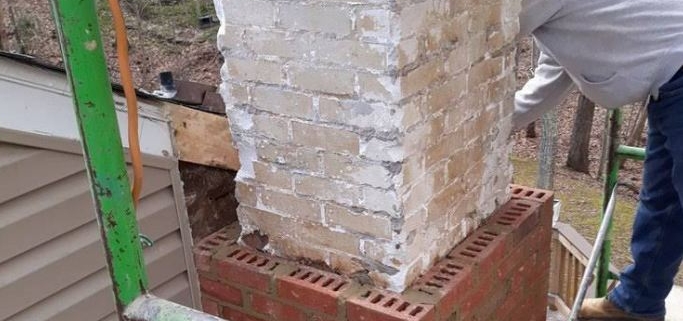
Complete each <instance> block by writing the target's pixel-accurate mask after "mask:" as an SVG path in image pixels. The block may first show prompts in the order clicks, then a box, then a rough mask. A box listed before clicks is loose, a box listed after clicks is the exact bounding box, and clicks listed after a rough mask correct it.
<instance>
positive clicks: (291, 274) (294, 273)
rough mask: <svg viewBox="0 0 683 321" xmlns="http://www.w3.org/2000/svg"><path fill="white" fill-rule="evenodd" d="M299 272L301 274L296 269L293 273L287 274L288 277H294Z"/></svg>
mask: <svg viewBox="0 0 683 321" xmlns="http://www.w3.org/2000/svg"><path fill="white" fill-rule="evenodd" d="M299 272H301V270H299V269H297V270H296V271H294V272H292V273H289V276H291V277H294V276H295V275H297V273H299Z"/></svg>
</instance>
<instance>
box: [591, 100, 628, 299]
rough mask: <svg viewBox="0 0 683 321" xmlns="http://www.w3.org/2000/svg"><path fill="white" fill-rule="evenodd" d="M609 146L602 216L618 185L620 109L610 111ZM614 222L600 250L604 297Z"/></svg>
mask: <svg viewBox="0 0 683 321" xmlns="http://www.w3.org/2000/svg"><path fill="white" fill-rule="evenodd" d="M609 120H610V127H609V145H608V146H607V148H609V150H608V152H609V154H608V158H607V169H608V170H609V172H608V173H607V177H606V178H605V187H604V191H603V194H604V195H603V203H602V204H603V206H602V216H604V215H605V210H606V209H607V204H608V203H609V199H610V197H611V196H612V191H614V187H615V186H616V185H617V181H618V176H619V166H620V163H621V161H620V157H618V155H617V147H618V146H619V131H620V130H621V122H622V114H621V111H620V110H618V109H617V110H613V111H610V112H609ZM611 234H612V222H611V221H610V222H609V226H608V228H607V235H606V237H605V243H604V245H603V248H602V252H600V264H599V266H598V281H597V287H596V288H597V289H596V291H597V293H596V295H597V296H598V297H604V296H605V295H607V284H608V283H609V280H610V277H611V274H610V271H609V264H610V261H611V257H612V238H611Z"/></svg>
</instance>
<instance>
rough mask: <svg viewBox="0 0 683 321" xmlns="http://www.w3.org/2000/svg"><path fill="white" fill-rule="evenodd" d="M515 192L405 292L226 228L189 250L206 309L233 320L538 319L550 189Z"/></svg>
mask: <svg viewBox="0 0 683 321" xmlns="http://www.w3.org/2000/svg"><path fill="white" fill-rule="evenodd" d="M513 193H514V194H513V199H512V200H511V201H509V202H508V203H506V204H505V205H503V206H501V207H500V208H499V209H498V210H497V211H496V213H495V214H494V215H493V216H491V218H490V219H489V220H487V222H486V223H485V224H483V225H482V226H481V227H479V228H478V229H477V230H476V231H475V232H474V233H473V234H472V235H470V236H469V237H467V238H466V239H465V240H464V241H463V242H462V243H460V244H459V245H457V246H456V247H455V248H453V249H451V251H450V252H449V254H448V255H447V256H446V258H444V259H442V260H440V261H439V262H438V263H437V264H436V265H435V266H433V267H431V269H429V270H428V271H427V273H425V274H424V275H422V276H420V278H419V279H418V280H417V282H416V283H415V284H413V285H412V286H411V287H409V288H408V289H407V290H406V291H404V292H403V293H401V294H397V293H394V292H389V291H386V290H383V289H380V288H377V287H372V286H368V285H363V284H361V283H360V282H358V281H356V280H353V279H350V278H346V277H343V276H339V275H337V274H333V273H329V272H325V271H322V270H319V269H316V268H313V267H310V266H306V265H302V264H298V263H295V262H291V261H285V260H282V259H278V258H275V257H272V256H269V255H266V254H262V253H260V252H257V251H254V250H252V249H249V248H246V247H243V246H240V245H237V244H236V240H235V238H236V237H237V234H238V233H239V231H237V230H235V229H233V230H229V229H226V230H223V231H220V232H218V233H216V234H214V235H212V236H210V237H208V238H206V239H204V240H203V241H202V242H201V243H200V244H199V245H198V246H197V248H196V250H195V258H196V260H197V262H198V265H197V266H198V269H199V275H200V283H201V289H202V303H203V307H204V310H205V311H207V312H210V313H213V314H215V315H218V316H222V317H224V318H226V319H229V320H231V321H243V320H249V321H259V320H260V321H313V320H337V321H342V320H349V321H399V320H429V321H437V320H444V321H471V320H478V321H517V320H519V321H541V320H545V314H546V307H547V291H548V275H549V271H548V270H549V266H550V241H551V235H552V234H551V224H552V222H551V221H552V194H551V193H549V192H545V191H540V190H534V189H527V188H524V187H520V186H514V189H513Z"/></svg>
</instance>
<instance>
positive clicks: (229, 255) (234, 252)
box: [228, 250, 240, 257]
mask: <svg viewBox="0 0 683 321" xmlns="http://www.w3.org/2000/svg"><path fill="white" fill-rule="evenodd" d="M239 252H240V250H234V251H232V252H230V254H228V257H233V256H235V255H237V253H239Z"/></svg>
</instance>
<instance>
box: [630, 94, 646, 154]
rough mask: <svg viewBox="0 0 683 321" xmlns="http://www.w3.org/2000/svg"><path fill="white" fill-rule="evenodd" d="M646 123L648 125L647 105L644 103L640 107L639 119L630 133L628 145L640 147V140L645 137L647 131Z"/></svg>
mask: <svg viewBox="0 0 683 321" xmlns="http://www.w3.org/2000/svg"><path fill="white" fill-rule="evenodd" d="M645 123H647V103H643V104H641V105H640V106H639V107H638V117H637V118H636V121H635V123H634V125H633V127H632V130H631V132H630V133H628V138H627V139H626V145H628V146H636V147H638V146H639V145H640V139H641V137H642V136H643V130H645Z"/></svg>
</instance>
